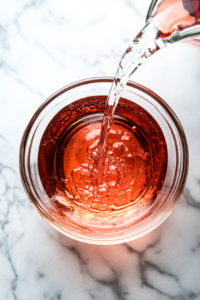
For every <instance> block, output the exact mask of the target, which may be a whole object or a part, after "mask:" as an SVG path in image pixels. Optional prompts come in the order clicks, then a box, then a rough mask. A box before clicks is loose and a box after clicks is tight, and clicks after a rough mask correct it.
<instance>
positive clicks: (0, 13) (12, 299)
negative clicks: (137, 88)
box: [0, 0, 200, 300]
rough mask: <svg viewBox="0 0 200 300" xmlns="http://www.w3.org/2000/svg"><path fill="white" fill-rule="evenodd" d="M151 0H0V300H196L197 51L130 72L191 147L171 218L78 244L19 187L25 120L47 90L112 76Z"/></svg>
mask: <svg viewBox="0 0 200 300" xmlns="http://www.w3.org/2000/svg"><path fill="white" fill-rule="evenodd" d="M149 2H150V1H149V0H142V1H137V0H107V1H105V0H101V1H99V0H98V1H93V0H85V1H81V0H74V1H69V0H67V1H64V0H57V1H56V0H49V1H47V0H35V1H33V0H26V1H25V0H18V1H15V0H10V1H3V0H0V3H1V5H0V6H1V9H0V49H1V51H0V299H2V300H41V299H46V300H77V299H78V300H79V299H81V300H92V299H95V300H99V299H109V300H115V299H119V300H129V299H130V300H168V299H176V300H187V299H192V300H199V299H200V155H199V149H200V137H199V129H200V117H199V113H200V99H199V95H200V84H199V83H200V64H199V60H200V51H198V50H196V49H193V48H191V47H188V46H187V45H184V44H177V45H174V46H172V47H169V48H166V49H163V50H162V51H159V52H157V53H156V54H155V55H153V56H152V57H151V58H150V59H149V60H148V62H146V63H145V64H144V65H143V66H142V67H141V68H140V69H139V70H138V71H137V72H136V73H135V74H134V76H132V78H131V79H132V80H134V81H136V82H139V83H141V84H143V85H145V86H147V87H149V88H150V89H152V90H153V91H154V92H156V93H157V94H158V95H160V96H161V97H162V98H163V99H165V100H166V102H167V103H168V104H169V105H170V106H171V107H172V108H173V110H174V111H175V113H176V114H177V116H178V117H179V119H180V121H181V122H182V125H183V127H184V130H185V133H186V136H187V139H188V144H189V151H190V168H189V175H188V179H187V183H186V188H185V190H184V193H183V195H182V196H181V198H180V200H179V202H178V204H177V205H176V207H175V209H174V210H173V212H172V213H171V215H170V216H169V217H168V219H167V220H166V221H165V222H164V223H163V224H162V225H160V226H159V227H158V228H157V229H156V230H154V231H153V232H151V233H150V234H148V235H146V236H144V237H143V238H140V239H138V240H135V241H132V242H129V243H126V244H121V245H113V246H95V245H88V244H83V243H80V242H77V241H74V240H72V239H70V238H67V237H65V236H63V235H61V234H60V233H58V232H57V231H56V230H55V229H53V228H52V227H51V226H49V225H48V224H47V223H46V222H45V221H44V220H43V219H42V218H41V217H40V216H39V215H38V214H37V212H36V211H35V209H34V208H33V207H32V205H31V204H30V202H29V200H28V199H27V197H26V195H25V192H24V190H23V188H22V184H21V181H20V176H19V170H18V150H19V145H20V139H21V136H22V133H23V130H24V128H25V126H26V125H27V123H28V121H29V120H30V118H31V116H32V115H33V113H34V112H35V110H36V109H37V108H38V106H39V105H40V104H41V103H42V102H43V101H44V100H45V99H46V98H47V97H48V96H49V95H51V94H52V93H53V92H54V91H56V90H58V89H59V88H61V87H62V86H64V85H66V84H68V83H71V82H73V81H76V80H79V79H83V78H88V77H95V76H102V75H108V76H113V75H114V74H115V71H116V68H117V64H118V62H119V59H120V57H121V55H122V54H123V51H124V50H125V49H126V47H127V46H128V44H129V42H130V40H131V39H132V38H133V37H134V36H135V35H136V34H137V32H138V31H139V30H140V29H141V28H142V26H143V24H144V20H145V15H146V11H147V8H148V5H149Z"/></svg>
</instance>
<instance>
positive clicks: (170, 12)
mask: <svg viewBox="0 0 200 300" xmlns="http://www.w3.org/2000/svg"><path fill="white" fill-rule="evenodd" d="M153 17H154V22H155V24H156V26H157V28H158V29H159V30H160V32H161V33H162V35H161V37H167V36H170V35H171V34H172V33H173V32H174V31H175V30H178V31H181V30H183V29H185V28H188V27H191V26H194V25H198V24H200V1H199V0H164V1H163V2H161V4H160V5H159V6H158V9H157V11H156V13H155V15H154V16H153ZM186 43H189V44H190V45H192V46H194V47H196V48H200V38H195V39H192V40H188V41H186Z"/></svg>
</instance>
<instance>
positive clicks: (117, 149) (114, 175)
mask: <svg viewBox="0 0 200 300" xmlns="http://www.w3.org/2000/svg"><path fill="white" fill-rule="evenodd" d="M100 129H101V122H99V121H98V122H96V123H94V122H92V123H91V124H87V125H86V126H84V127H82V128H80V130H77V131H76V133H75V134H74V135H72V137H71V139H70V140H69V142H68V144H67V146H66V147H65V149H64V156H63V170H64V176H65V178H68V180H67V181H65V185H66V189H67V190H68V191H69V193H70V195H71V197H72V198H73V199H75V200H76V203H79V204H80V205H83V206H85V207H87V208H88V209H94V210H97V211H109V210H113V209H120V208H123V207H126V206H128V205H130V204H131V203H132V202H134V201H135V200H136V199H137V197H138V196H140V195H141V194H142V192H143V191H144V190H145V188H146V186H147V185H148V182H149V180H150V174H151V170H150V169H151V164H150V160H151V156H150V153H149V145H148V142H147V141H146V140H145V138H144V137H143V135H141V134H140V135H138V136H137V137H136V135H135V134H133V133H132V128H131V127H130V128H129V127H128V126H125V125H124V124H123V123H121V122H116V123H114V124H113V127H112V130H111V131H110V132H109V134H108V138H107V145H106V151H105V154H104V156H103V158H101V162H100V164H99V165H97V163H98V144H99V136H100ZM74 149H77V150H75V151H74ZM141 152H142V153H146V156H144V157H142V156H141V155H140V154H141ZM147 158H148V159H147Z"/></svg>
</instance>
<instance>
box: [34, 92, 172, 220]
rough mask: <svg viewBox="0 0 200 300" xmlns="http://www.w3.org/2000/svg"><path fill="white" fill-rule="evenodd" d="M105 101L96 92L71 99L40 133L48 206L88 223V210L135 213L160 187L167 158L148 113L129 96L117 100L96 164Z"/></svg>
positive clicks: (41, 167)
mask: <svg viewBox="0 0 200 300" xmlns="http://www.w3.org/2000/svg"><path fill="white" fill-rule="evenodd" d="M105 101H106V96H97V97H88V98H85V99H81V100H79V101H76V102H74V103H73V104H71V105H69V106H67V107H65V108H64V109H62V110H61V111H60V112H59V113H58V114H57V115H56V116H55V117H54V118H53V119H52V121H51V122H50V123H49V125H48V126H47V128H46V130H45V132H44V134H43V137H42V140H41V143H40V149H39V155H38V166H39V174H40V178H41V181H42V184H43V187H44V189H45V191H46V193H47V195H48V196H49V198H51V200H50V201H51V205H52V209H53V210H54V212H55V213H57V214H60V215H61V216H62V217H66V215H67V216H69V214H71V216H72V215H73V214H74V216H72V217H73V218H74V219H75V220H77V221H81V220H82V221H83V218H84V222H86V223H87V222H90V221H91V214H92V216H93V217H94V216H97V215H98V217H99V218H104V217H105V216H106V215H109V214H113V215H114V214H118V213H121V212H123V210H124V209H127V208H128V209H129V208H130V209H132V211H135V217H139V216H141V215H142V214H143V213H144V212H146V211H147V209H148V208H149V207H150V206H151V205H152V204H153V202H154V201H155V199H156V195H157V194H158V193H159V191H160V189H161V188H162V185H163V182H164V179H165V175H166V168H167V159H168V158H167V147H166V142H165V138H164V136H163V133H162V131H161V129H160V127H159V125H158V124H157V122H156V121H155V120H154V119H153V117H152V116H151V115H150V114H149V113H148V112H147V111H145V110H144V109H143V108H141V107H140V106H138V105H137V104H134V103H132V102H130V101H128V100H125V99H120V103H118V106H117V108H116V110H115V115H114V123H113V125H112V127H111V130H110V131H109V133H108V136H107V143H106V149H105V151H104V154H103V156H102V157H101V163H100V164H99V165H98V160H97V154H98V145H99V137H100V129H101V124H102V117H103V112H104V110H105ZM133 208H134V210H133ZM76 210H77V211H78V213H76V214H75V212H76ZM105 213H106V215H105ZM87 214H89V215H90V217H88V218H87ZM83 216H84V217H83ZM88 219H90V221H88ZM98 224H99V223H98Z"/></svg>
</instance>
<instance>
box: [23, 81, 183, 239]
mask: <svg viewBox="0 0 200 300" xmlns="http://www.w3.org/2000/svg"><path fill="white" fill-rule="evenodd" d="M112 81H113V78H111V77H99V78H91V79H85V80H81V81H78V82H75V83H72V84H70V85H67V86H65V87H63V88H62V89H60V90H59V91H57V92H56V93H54V94H53V95H52V96H50V97H49V98H48V99H47V100H46V101H45V102H44V103H43V104H42V105H41V106H40V107H39V108H38V110H37V111H36V112H35V114H34V115H33V117H32V119H31V120H30V122H29V124H28V126H27V128H26V130H25V132H24V134H23V137H22V141H21V145H20V153H19V164H20V174H21V179H22V183H23V186H24V189H25V191H26V193H27V196H28V198H29V199H30V201H31V203H32V204H33V205H34V207H35V208H36V210H37V211H38V212H39V214H40V215H41V216H42V217H43V218H44V219H45V220H46V221H47V222H48V223H49V224H51V225H52V226H53V227H54V228H56V229H57V230H59V231H60V232H62V233H63V234H65V235H67V236H69V237H71V238H73V239H76V240H79V241H82V242H86V243H93V244H117V243H123V242H127V241H130V240H133V239H136V238H139V237H141V236H143V235H145V234H147V233H148V232H150V231H151V230H153V229H154V228H156V227H157V226H158V225H159V224H161V223H162V222H163V221H164V220H165V218H166V217H167V216H168V215H169V214H170V212H171V211H172V209H173V207H174V205H175V204H176V202H177V201H178V199H179V197H180V195H181V193H182V191H183V188H184V185H185V182H186V178H187V172H188V146H187V141H186V137H185V134H184V131H183V128H182V126H181V124H180V121H179V120H178V118H177V117H176V115H175V114H174V112H173V111H172V109H171V108H170V107H169V106H168V105H167V104H166V103H165V102H164V100H162V99H161V98H160V97H159V96H158V95H156V94H155V93H154V92H152V91H151V90H149V89H147V88H146V87H144V86H142V85H140V84H137V83H134V82H132V81H129V82H128V84H127V85H126V87H125V89H124V91H123V92H122V95H121V97H123V98H125V99H128V100H130V101H132V102H134V103H136V104H138V105H140V106H141V107H143V108H144V109H145V110H146V111H148V113H150V114H151V115H152V116H153V118H154V119H155V120H156V121H157V123H158V124H159V126H160V128H161V130H162V132H163V134H164V136H165V140H166V144H167V151H168V162H167V164H168V165H167V173H166V177H165V181H164V184H163V186H162V189H161V190H160V192H159V194H158V195H157V197H156V199H155V201H154V203H153V204H152V205H151V206H150V207H149V209H148V210H147V211H146V212H145V213H144V215H143V216H142V218H140V219H138V220H136V221H135V220H134V221H133V222H129V223H128V224H126V225H125V226H122V227H120V228H115V227H113V228H109V229H107V230H105V229H104V228H98V229H97V228H94V227H92V226H91V227H89V226H86V225H85V224H76V223H75V222H74V221H73V220H72V219H70V218H69V219H68V221H67V222H66V220H65V221H63V220H62V219H61V218H60V217H59V216H57V215H56V214H55V213H53V212H52V210H51V209H50V206H49V202H50V199H49V197H48V195H47V194H46V192H45V190H44V188H43V185H42V183H41V180H40V176H39V171H38V151H39V146H40V141H41V138H42V136H43V133H44V131H45V129H46V127H47V125H48V124H49V122H50V121H51V120H52V118H53V117H54V116H55V115H56V114H57V113H58V112H59V111H60V110H61V109H63V108H64V107H65V106H67V105H69V104H71V103H73V102H74V101H76V100H79V99H81V98H84V97H89V96H100V95H102V96H103V95H108V93H109V90H110V87H111V84H112Z"/></svg>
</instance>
